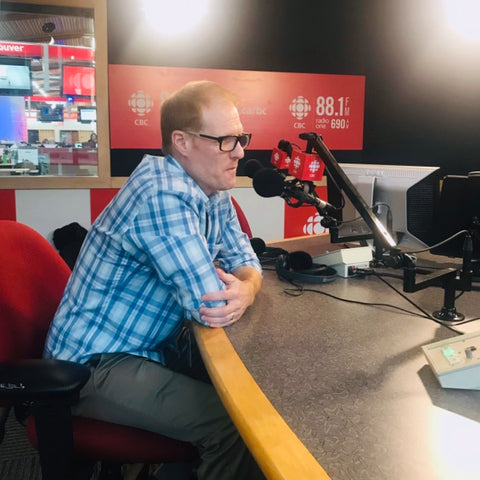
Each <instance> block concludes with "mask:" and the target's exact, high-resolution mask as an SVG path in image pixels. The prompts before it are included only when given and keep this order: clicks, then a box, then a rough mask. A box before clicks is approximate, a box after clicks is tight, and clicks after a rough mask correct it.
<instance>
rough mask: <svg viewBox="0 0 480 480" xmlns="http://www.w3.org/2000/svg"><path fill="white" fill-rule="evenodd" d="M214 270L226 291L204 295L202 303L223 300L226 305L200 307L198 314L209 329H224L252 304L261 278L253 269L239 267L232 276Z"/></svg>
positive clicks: (218, 269)
mask: <svg viewBox="0 0 480 480" xmlns="http://www.w3.org/2000/svg"><path fill="white" fill-rule="evenodd" d="M216 270H217V274H218V278H220V280H221V281H222V282H223V283H224V284H225V285H226V289H225V290H220V291H218V292H210V293H206V294H205V295H203V297H202V301H204V302H213V301H217V300H224V301H226V302H227V304H226V305H224V306H222V307H201V308H200V309H199V312H200V315H201V319H202V321H204V322H205V323H207V324H208V325H209V326H210V327H226V326H227V325H231V324H232V323H235V322H236V321H237V320H238V319H239V318H240V317H241V316H242V315H243V312H245V310H246V309H247V307H249V306H250V305H251V304H252V303H253V301H254V300H255V295H256V294H257V292H258V291H259V290H260V287H261V284H262V276H261V274H260V272H258V270H256V269H255V268H253V267H241V268H239V269H237V270H236V271H235V272H234V274H233V275H232V274H230V273H226V272H225V271H224V270H222V269H221V268H217V269H216Z"/></svg>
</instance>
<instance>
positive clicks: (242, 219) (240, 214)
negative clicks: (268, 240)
mask: <svg viewBox="0 0 480 480" xmlns="http://www.w3.org/2000/svg"><path fill="white" fill-rule="evenodd" d="M231 199H232V204H233V206H234V207H235V211H236V212H237V217H238V221H239V222H240V227H241V229H242V231H243V232H244V233H246V234H247V235H248V238H252V236H253V235H252V230H251V229H250V224H249V223H248V220H247V216H246V215H245V213H244V212H243V210H242V207H240V205H239V204H238V202H237V201H236V200H235V199H234V198H233V197H231Z"/></svg>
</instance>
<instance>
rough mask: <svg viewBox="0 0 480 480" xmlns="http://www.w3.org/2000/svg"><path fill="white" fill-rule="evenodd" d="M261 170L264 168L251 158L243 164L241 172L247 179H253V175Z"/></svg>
mask: <svg viewBox="0 0 480 480" xmlns="http://www.w3.org/2000/svg"><path fill="white" fill-rule="evenodd" d="M262 168H264V166H263V165H262V164H261V163H260V162H259V161H258V160H255V159H254V158H252V159H250V160H247V161H246V162H245V166H244V168H243V171H244V172H245V175H246V176H247V177H250V178H253V177H254V176H255V174H256V173H257V172H258V171H259V170H261V169H262Z"/></svg>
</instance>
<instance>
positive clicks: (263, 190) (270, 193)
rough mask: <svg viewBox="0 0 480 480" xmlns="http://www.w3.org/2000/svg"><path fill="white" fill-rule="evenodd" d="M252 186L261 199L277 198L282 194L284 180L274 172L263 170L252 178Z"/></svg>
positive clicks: (267, 169) (268, 169)
mask: <svg viewBox="0 0 480 480" xmlns="http://www.w3.org/2000/svg"><path fill="white" fill-rule="evenodd" d="M252 184H253V188H254V190H255V191H256V192H257V193H258V194H259V195H260V196H261V197H278V196H280V195H281V194H282V193H283V189H284V178H283V176H282V175H281V174H280V173H278V172H277V171H275V170H272V169H270V168H263V169H261V170H259V171H258V172H257V174H256V175H255V176H254V177H253V182H252Z"/></svg>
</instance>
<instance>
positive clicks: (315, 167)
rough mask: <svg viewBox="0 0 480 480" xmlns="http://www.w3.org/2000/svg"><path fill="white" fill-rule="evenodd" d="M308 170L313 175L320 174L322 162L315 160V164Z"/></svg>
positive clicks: (311, 164)
mask: <svg viewBox="0 0 480 480" xmlns="http://www.w3.org/2000/svg"><path fill="white" fill-rule="evenodd" d="M308 169H309V170H310V171H311V172H312V173H315V172H318V170H320V162H319V161H318V160H314V161H313V162H311V163H310V165H309V166H308Z"/></svg>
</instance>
